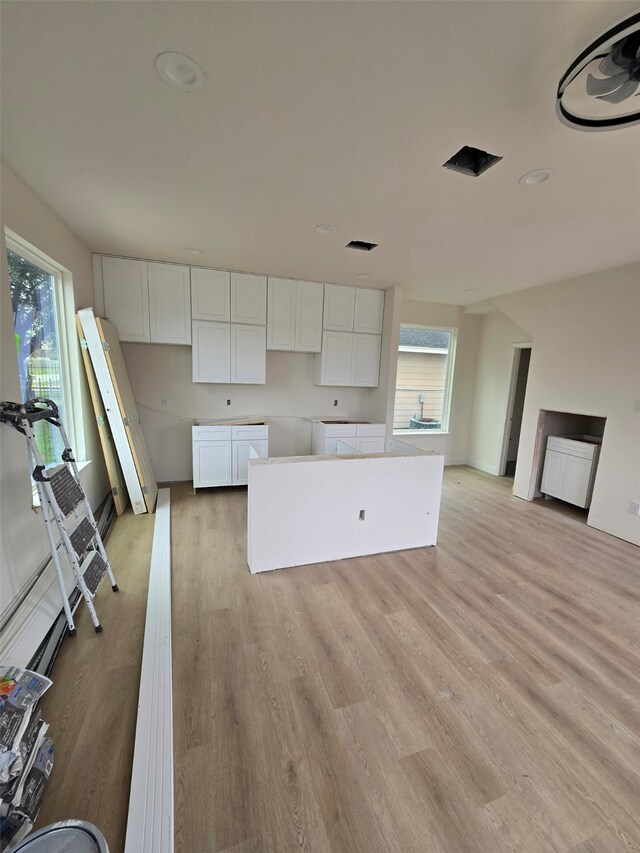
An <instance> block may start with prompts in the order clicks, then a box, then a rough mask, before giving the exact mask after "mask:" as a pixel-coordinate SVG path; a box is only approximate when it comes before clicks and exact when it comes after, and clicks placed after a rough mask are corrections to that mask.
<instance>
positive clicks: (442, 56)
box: [2, 0, 640, 304]
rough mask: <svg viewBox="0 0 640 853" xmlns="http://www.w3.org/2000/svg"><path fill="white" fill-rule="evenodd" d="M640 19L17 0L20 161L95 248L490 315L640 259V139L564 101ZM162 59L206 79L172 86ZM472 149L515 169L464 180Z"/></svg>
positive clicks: (10, 23)
mask: <svg viewBox="0 0 640 853" xmlns="http://www.w3.org/2000/svg"><path fill="white" fill-rule="evenodd" d="M637 8H638V5H637V3H636V2H631V3H628V2H617V0H603V1H601V0H598V2H590V0H580V2H574V0H569V2H565V0H559V2H543V1H542V0H532V2H518V1H517V0H506V2H484V0H470V2H455V0H445V2H364V1H363V0H362V1H361V2H357V1H356V2H322V0H319V2H196V3H192V2H92V1H91V2H84V0H83V2H57V0H45V2H13V0H5V1H4V2H3V3H2V136H3V140H2V142H3V157H4V159H5V160H6V161H7V163H8V164H9V165H10V166H11V167H12V168H13V169H14V170H15V171H16V172H17V173H18V174H19V175H20V176H21V177H22V178H23V179H24V180H25V181H26V182H27V183H28V184H29V185H30V186H31V187H32V188H33V189H34V190H35V191H36V192H37V193H38V194H39V195H40V197H41V198H42V199H43V200H44V201H45V202H46V203H47V204H48V205H49V206H50V207H51V208H53V210H55V211H56V212H57V213H58V214H59V215H60V216H61V217H62V219H64V220H65V222H67V223H68V224H69V226H70V227H71V228H72V229H73V230H74V231H75V232H76V233H77V234H78V235H79V236H80V237H81V238H82V239H83V240H84V241H85V243H86V244H87V245H88V246H89V247H90V248H91V249H92V250H94V251H101V252H108V253H115V254H124V255H132V256H137V257H148V258H157V259H161V260H177V261H183V262H189V261H191V260H194V259H191V258H189V256H188V255H186V254H185V253H184V251H183V249H184V247H186V246H197V247H200V248H202V249H204V250H205V253H204V254H203V255H200V256H198V258H197V259H195V260H196V262H197V263H198V264H201V265H203V266H207V265H210V266H218V267H222V268H228V269H229V268H230V269H239V270H246V271H255V272H266V273H270V274H273V275H284V276H292V277H298V278H310V279H318V280H323V281H334V282H344V283H358V284H366V285H372V286H379V287H386V286H389V285H391V284H400V285H403V286H405V287H406V288H407V290H408V291H410V295H412V296H418V297H419V298H422V299H431V300H434V301H439V302H450V303H456V304H465V303H471V302H475V301H478V300H480V299H486V298H489V297H491V296H495V295H498V294H501V293H506V292H510V291H513V290H518V289H522V288H525V287H530V286H533V285H537V284H542V283H546V282H549V281H554V280H558V279H561V278H565V277H568V276H572V275H578V274H582V273H587V272H591V271H595V270H601V269H606V268H608V267H612V266H617V265H621V264H625V263H631V262H633V261H637V260H639V259H640V128H638V127H636V128H629V129H626V130H618V131H612V132H607V133H584V132H580V131H575V130H571V129H569V128H567V127H565V126H563V125H562V124H560V122H559V121H558V120H557V119H556V117H555V112H554V98H555V88H556V84H557V81H558V79H559V77H560V75H561V74H562V72H563V71H564V70H565V69H566V67H567V65H568V64H569V62H570V61H571V60H573V58H574V57H575V56H576V55H577V53H578V52H579V51H580V50H582V49H583V48H584V47H585V46H586V45H587V44H588V43H589V42H590V41H591V40H592V39H593V38H594V37H595V36H597V35H599V34H600V32H602V31H604V30H605V29H606V28H608V26H610V25H611V24H613V23H615V22H617V21H618V20H619V19H621V18H623V17H625V16H627V15H629V14H631V13H632V12H634V11H636V10H637ZM163 51H177V52H180V53H185V54H187V55H189V56H191V57H192V58H193V59H195V60H196V61H197V62H198V63H199V64H200V65H201V66H202V68H203V70H204V73H205V85H204V88H203V89H201V90H200V91H198V92H194V93H183V92H178V91H175V90H173V89H171V88H169V87H168V86H167V85H166V84H165V83H163V82H162V81H161V80H160V78H159V77H158V75H157V73H156V71H155V67H154V62H155V58H156V56H157V55H158V54H159V53H161V52H163ZM465 144H468V145H473V146H476V147H479V148H482V149H485V150H488V151H490V152H492V153H495V154H499V155H502V156H503V158H504V159H503V160H502V161H501V162H500V163H499V164H498V165H497V166H495V167H494V168H493V169H491V170H490V171H489V172H487V173H486V174H485V175H484V176H482V177H480V178H471V177H467V176H464V175H460V174H457V173H455V172H451V171H448V170H446V169H443V168H442V163H443V162H444V161H445V160H446V159H447V158H448V157H450V156H451V155H452V154H453V153H454V152H455V151H457V150H458V149H459V148H460V147H461V146H462V145H465ZM540 167H545V168H552V169H554V170H555V172H554V175H553V179H552V180H550V181H548V182H547V183H546V184H544V185H541V186H538V187H533V188H523V187H521V186H520V185H519V184H518V178H519V177H520V176H521V175H523V174H524V173H525V172H529V171H531V170H532V169H536V168H540ZM319 223H331V224H334V225H337V226H338V228H339V230H338V231H337V233H335V234H333V235H330V236H322V235H320V234H317V233H316V232H314V226H316V225H318V224H319ZM352 239H359V240H367V241H371V242H375V243H379V244H380V246H379V248H378V249H376V250H374V251H373V252H372V253H370V254H366V253H363V252H355V251H352V250H348V249H345V248H344V246H345V244H346V243H347V242H348V241H349V240H352ZM358 273H368V274H369V276H370V278H369V279H367V280H366V281H362V280H358V279H356V275H357V274H358ZM469 288H478V289H479V292H478V293H468V292H466V291H467V290H468V289H469Z"/></svg>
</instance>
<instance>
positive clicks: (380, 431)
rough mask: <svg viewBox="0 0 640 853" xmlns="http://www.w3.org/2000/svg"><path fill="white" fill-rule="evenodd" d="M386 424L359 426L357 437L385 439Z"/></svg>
mask: <svg viewBox="0 0 640 853" xmlns="http://www.w3.org/2000/svg"><path fill="white" fill-rule="evenodd" d="M385 430H386V425H385V424H357V425H356V435H357V436H358V438H360V437H363V438H364V437H366V436H382V437H383V438H384V434H385Z"/></svg>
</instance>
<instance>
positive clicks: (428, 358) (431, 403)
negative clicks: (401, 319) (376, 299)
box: [393, 325, 456, 433]
mask: <svg viewBox="0 0 640 853" xmlns="http://www.w3.org/2000/svg"><path fill="white" fill-rule="evenodd" d="M455 354H456V330H455V329H437V328H426V327H425V326H405V325H402V326H401V327H400V343H399V346H398V372H397V374H396V399H395V405H394V410H393V431H394V433H395V432H418V431H422V430H431V431H432V432H433V431H435V432H448V430H449V409H450V407H451V385H452V382H453V365H454V361H455Z"/></svg>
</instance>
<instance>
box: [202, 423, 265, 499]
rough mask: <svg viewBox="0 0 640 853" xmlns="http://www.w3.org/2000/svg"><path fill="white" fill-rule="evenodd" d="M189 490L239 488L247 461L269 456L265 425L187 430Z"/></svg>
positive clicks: (205, 427)
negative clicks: (190, 467) (190, 469)
mask: <svg viewBox="0 0 640 853" xmlns="http://www.w3.org/2000/svg"><path fill="white" fill-rule="evenodd" d="M191 444H192V450H193V488H194V489H199V488H205V487H209V486H242V485H246V484H247V482H248V479H249V476H248V472H249V459H250V457H251V455H252V451H253V453H255V454H257V455H258V456H259V457H260V458H261V459H264V458H266V457H267V456H268V455H269V426H268V424H242V425H235V424H198V425H196V426H194V427H192V428H191Z"/></svg>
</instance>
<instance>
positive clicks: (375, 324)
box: [353, 287, 384, 335]
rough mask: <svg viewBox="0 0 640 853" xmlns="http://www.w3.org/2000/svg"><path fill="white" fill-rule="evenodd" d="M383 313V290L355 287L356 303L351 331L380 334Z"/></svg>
mask: <svg viewBox="0 0 640 853" xmlns="http://www.w3.org/2000/svg"><path fill="white" fill-rule="evenodd" d="M383 313H384V290H371V289H370V288H365V287H357V288H356V304H355V313H354V320H353V331H354V332H358V333H366V334H373V335H381V334H382V315H383Z"/></svg>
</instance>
